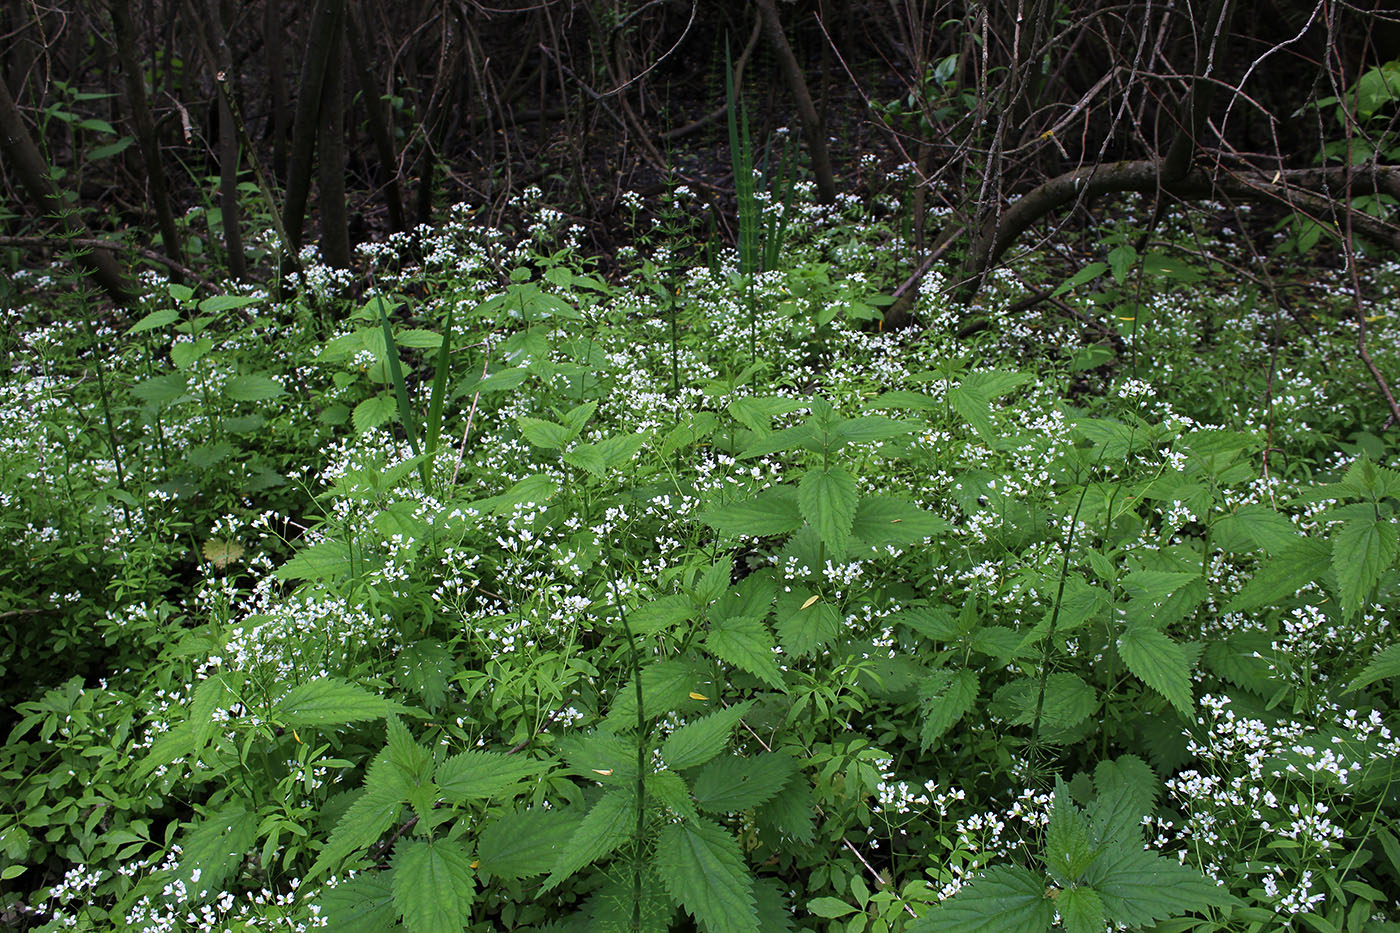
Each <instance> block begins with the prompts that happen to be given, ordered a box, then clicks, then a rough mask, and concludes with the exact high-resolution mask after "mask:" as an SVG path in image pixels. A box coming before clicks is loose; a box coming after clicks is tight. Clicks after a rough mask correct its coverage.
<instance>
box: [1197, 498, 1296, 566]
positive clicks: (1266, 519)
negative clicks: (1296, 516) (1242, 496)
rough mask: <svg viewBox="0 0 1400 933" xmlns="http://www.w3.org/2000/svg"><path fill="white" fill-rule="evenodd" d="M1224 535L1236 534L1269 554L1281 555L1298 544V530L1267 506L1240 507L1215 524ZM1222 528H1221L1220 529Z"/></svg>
mask: <svg viewBox="0 0 1400 933" xmlns="http://www.w3.org/2000/svg"><path fill="white" fill-rule="evenodd" d="M1216 526H1217V527H1218V528H1221V530H1222V531H1223V532H1225V533H1232V532H1233V533H1238V534H1241V535H1243V536H1244V537H1246V538H1248V539H1249V540H1250V541H1253V542H1254V544H1255V545H1256V546H1257V547H1260V548H1262V549H1263V550H1265V551H1266V552H1268V553H1270V554H1281V553H1283V552H1284V551H1286V550H1288V549H1289V548H1291V547H1292V546H1293V545H1295V544H1297V543H1298V529H1297V528H1296V527H1294V525H1293V523H1292V522H1290V521H1289V520H1288V519H1287V518H1286V517H1284V516H1283V515H1281V514H1279V513H1278V512H1276V511H1274V510H1273V509H1271V508H1269V507H1268V506H1267V505H1260V504H1257V503H1256V504H1251V505H1245V506H1241V507H1240V508H1239V509H1237V510H1236V511H1235V512H1234V514H1232V515H1227V516H1225V517H1224V518H1222V519H1220V521H1219V522H1217V523H1216ZM1222 526H1223V527H1222Z"/></svg>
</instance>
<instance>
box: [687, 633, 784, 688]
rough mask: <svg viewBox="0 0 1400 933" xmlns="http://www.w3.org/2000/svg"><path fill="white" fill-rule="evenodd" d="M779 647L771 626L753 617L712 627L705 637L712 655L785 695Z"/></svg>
mask: <svg viewBox="0 0 1400 933" xmlns="http://www.w3.org/2000/svg"><path fill="white" fill-rule="evenodd" d="M776 647H777V642H775V641H774V640H773V635H772V633H771V632H769V631H768V626H766V625H764V624H763V620H762V619H758V618H754V617H752V616H736V617H733V618H729V619H724V620H722V621H719V622H715V623H712V624H711V626H710V631H709V634H707V635H706V636H705V648H706V650H708V651H709V652H710V654H712V655H714V656H715V657H717V658H719V659H720V660H721V661H725V662H727V663H729V664H732V665H734V666H735V667H737V668H739V669H740V670H744V671H748V672H749V673H750V674H752V675H754V676H755V677H757V678H758V679H759V680H761V681H763V682H764V683H766V684H768V685H769V686H770V687H773V688H774V689H776V690H782V691H784V692H786V690H787V684H786V683H785V682H784V681H783V672H782V670H781V669H780V668H779V667H778V660H777V655H776V654H775V649H776Z"/></svg>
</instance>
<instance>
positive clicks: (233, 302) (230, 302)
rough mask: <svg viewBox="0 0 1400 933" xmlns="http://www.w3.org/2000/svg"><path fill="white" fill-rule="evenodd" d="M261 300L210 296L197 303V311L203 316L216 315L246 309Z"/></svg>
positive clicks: (232, 296) (234, 296) (233, 296)
mask: <svg viewBox="0 0 1400 933" xmlns="http://www.w3.org/2000/svg"><path fill="white" fill-rule="evenodd" d="M262 300H263V299H261V298H250V297H248V296H247V295H211V296H210V297H208V298H206V299H204V300H203V301H201V302H200V303H199V310H200V311H201V312H202V313H204V314H218V313H219V312H220V311H233V310H236V309H238V308H246V307H248V306H249V305H255V304H257V303H258V302H259V301H262Z"/></svg>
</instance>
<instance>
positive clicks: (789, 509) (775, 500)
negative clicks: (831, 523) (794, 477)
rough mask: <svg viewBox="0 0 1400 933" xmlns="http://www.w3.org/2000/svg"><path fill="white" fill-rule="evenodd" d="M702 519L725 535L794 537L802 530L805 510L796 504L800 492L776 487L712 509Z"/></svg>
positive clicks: (785, 487) (788, 487) (787, 487)
mask: <svg viewBox="0 0 1400 933" xmlns="http://www.w3.org/2000/svg"><path fill="white" fill-rule="evenodd" d="M700 520H701V521H702V522H704V523H705V524H707V525H709V526H710V527H711V528H713V529H715V530H716V531H718V532H719V533H720V534H725V535H749V536H750V537H755V538H758V537H765V536H767V535H785V534H791V533H792V532H794V531H796V530H797V529H798V528H801V527H802V510H801V509H800V507H799V506H798V503H797V490H796V489H794V488H793V487H791V486H774V487H772V488H771V489H765V490H763V492H760V493H759V494H758V495H756V496H754V497H753V498H751V499H747V500H745V501H743V502H736V503H733V504H732V505H726V506H721V507H720V508H717V509H711V510H710V511H708V512H705V513H704V514H702V515H701V516H700Z"/></svg>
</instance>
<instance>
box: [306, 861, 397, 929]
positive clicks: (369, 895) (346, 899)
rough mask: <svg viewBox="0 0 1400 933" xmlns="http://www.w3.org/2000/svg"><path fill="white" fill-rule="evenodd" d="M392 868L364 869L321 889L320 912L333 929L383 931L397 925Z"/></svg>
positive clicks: (395, 927) (394, 927)
mask: <svg viewBox="0 0 1400 933" xmlns="http://www.w3.org/2000/svg"><path fill="white" fill-rule="evenodd" d="M391 876H392V872H387V871H367V872H361V873H360V874H358V875H356V876H355V877H353V878H346V879H343V880H342V881H341V882H340V883H339V884H337V885H336V886H335V887H333V888H325V889H323V890H322V892H321V895H320V897H319V898H318V902H319V903H320V905H321V916H322V917H324V918H326V920H327V921H328V922H329V924H330V926H329V929H332V930H335V931H336V933H386V931H389V930H394V929H397V928H398V926H399V912H398V911H397V910H395V909H394V887H393V882H392V880H391Z"/></svg>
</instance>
